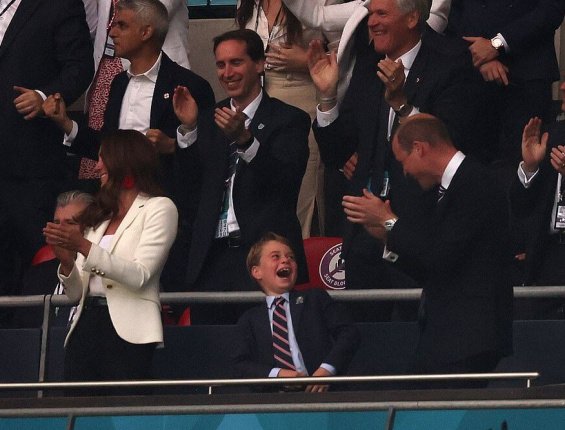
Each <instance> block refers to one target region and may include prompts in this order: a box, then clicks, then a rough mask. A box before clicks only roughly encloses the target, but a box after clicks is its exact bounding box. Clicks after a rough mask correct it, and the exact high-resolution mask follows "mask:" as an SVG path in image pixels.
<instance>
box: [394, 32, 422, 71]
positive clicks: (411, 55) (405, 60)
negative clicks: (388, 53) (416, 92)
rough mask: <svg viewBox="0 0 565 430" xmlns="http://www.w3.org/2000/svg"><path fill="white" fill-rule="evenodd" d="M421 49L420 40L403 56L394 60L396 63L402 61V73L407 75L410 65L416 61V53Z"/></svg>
mask: <svg viewBox="0 0 565 430" xmlns="http://www.w3.org/2000/svg"><path fill="white" fill-rule="evenodd" d="M421 47H422V40H421V39H420V40H419V41H418V43H416V45H414V47H413V48H412V49H411V50H410V51H408V52H405V53H404V54H402V55H401V56H400V57H398V58H397V59H396V61H397V62H398V60H402V65H403V66H404V71H405V72H406V73H407V74H408V72H409V71H410V69H411V68H412V64H414V60H415V59H416V56H417V55H418V52H420V48H421Z"/></svg>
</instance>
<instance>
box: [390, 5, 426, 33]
mask: <svg viewBox="0 0 565 430" xmlns="http://www.w3.org/2000/svg"><path fill="white" fill-rule="evenodd" d="M396 6H397V7H398V9H400V11H401V12H402V13H410V12H413V11H417V12H418V13H419V14H420V20H419V21H418V26H419V27H420V30H424V27H425V25H426V21H427V20H428V18H429V16H430V8H431V6H432V5H431V0H396Z"/></svg>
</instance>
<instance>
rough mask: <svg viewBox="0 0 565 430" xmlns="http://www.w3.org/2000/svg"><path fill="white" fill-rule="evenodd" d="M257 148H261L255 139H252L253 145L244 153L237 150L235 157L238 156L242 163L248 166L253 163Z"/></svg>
mask: <svg viewBox="0 0 565 430" xmlns="http://www.w3.org/2000/svg"><path fill="white" fill-rule="evenodd" d="M259 146H261V144H260V143H259V141H258V140H257V139H253V143H252V144H251V146H250V147H249V148H247V149H246V150H245V151H239V150H238V151H237V155H239V158H241V159H242V160H243V161H245V162H246V163H248V164H249V163H251V162H252V161H253V159H254V158H255V156H256V155H257V151H259Z"/></svg>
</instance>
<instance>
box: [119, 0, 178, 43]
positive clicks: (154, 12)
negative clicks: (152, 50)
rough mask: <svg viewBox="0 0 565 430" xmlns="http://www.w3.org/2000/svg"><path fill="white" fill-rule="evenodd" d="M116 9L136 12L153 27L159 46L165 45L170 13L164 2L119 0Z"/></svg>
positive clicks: (142, 20)
mask: <svg viewBox="0 0 565 430" xmlns="http://www.w3.org/2000/svg"><path fill="white" fill-rule="evenodd" d="M116 9H117V10H123V9H127V10H131V11H133V12H135V14H136V15H137V16H138V18H139V19H140V21H141V22H142V23H143V24H145V25H150V26H151V27H153V30H154V31H155V40H156V41H157V42H158V44H159V47H162V46H163V43H164V42H165V38H166V37H167V32H168V31H169V13H168V12H167V8H166V7H165V5H164V4H163V3H161V2H160V1H159V0H119V1H118V3H117V5H116ZM187 13H188V12H187Z"/></svg>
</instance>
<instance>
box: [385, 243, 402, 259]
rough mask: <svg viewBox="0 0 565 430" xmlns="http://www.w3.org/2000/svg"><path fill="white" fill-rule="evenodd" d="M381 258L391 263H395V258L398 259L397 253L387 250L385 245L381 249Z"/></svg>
mask: <svg viewBox="0 0 565 430" xmlns="http://www.w3.org/2000/svg"><path fill="white" fill-rule="evenodd" d="M383 260H386V261H390V262H391V263H396V260H398V254H396V253H394V252H392V251H389V250H388V249H387V247H386V245H385V247H384V249H383Z"/></svg>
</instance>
